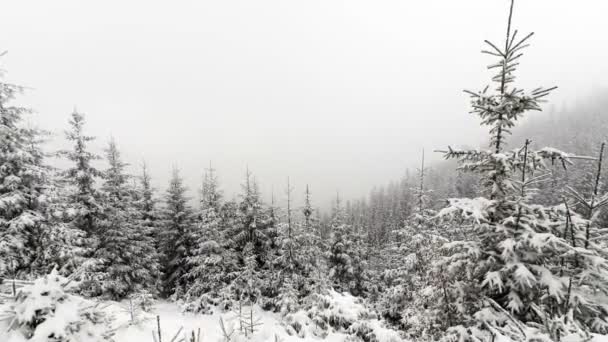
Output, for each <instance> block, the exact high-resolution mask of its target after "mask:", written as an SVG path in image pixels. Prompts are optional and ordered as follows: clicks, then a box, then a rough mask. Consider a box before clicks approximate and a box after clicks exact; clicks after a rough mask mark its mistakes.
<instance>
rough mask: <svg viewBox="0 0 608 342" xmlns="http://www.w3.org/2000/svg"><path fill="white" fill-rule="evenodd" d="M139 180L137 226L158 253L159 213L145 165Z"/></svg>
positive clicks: (150, 178)
mask: <svg viewBox="0 0 608 342" xmlns="http://www.w3.org/2000/svg"><path fill="white" fill-rule="evenodd" d="M138 178H139V186H138V187H136V189H137V202H136V208H137V210H138V216H139V226H140V229H142V230H143V231H144V233H145V234H146V235H147V236H149V237H150V238H151V239H152V240H153V243H154V248H155V250H156V251H157V252H158V251H159V250H160V248H159V241H160V239H159V238H158V221H159V219H160V212H159V209H158V200H157V198H156V191H155V189H154V187H153V186H152V177H151V176H150V173H149V172H148V167H147V166H146V164H145V163H143V164H142V167H141V174H140V176H139V177H138Z"/></svg>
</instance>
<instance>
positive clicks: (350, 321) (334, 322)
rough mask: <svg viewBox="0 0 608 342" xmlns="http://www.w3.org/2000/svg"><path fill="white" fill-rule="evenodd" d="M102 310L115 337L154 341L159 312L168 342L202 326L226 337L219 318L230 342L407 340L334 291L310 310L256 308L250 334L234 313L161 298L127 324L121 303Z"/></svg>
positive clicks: (211, 335)
mask: <svg viewBox="0 0 608 342" xmlns="http://www.w3.org/2000/svg"><path fill="white" fill-rule="evenodd" d="M106 310H108V311H109V312H113V313H114V317H115V321H116V322H115V326H116V327H117V331H116V335H115V337H114V339H115V340H116V341H117V342H143V341H152V333H153V331H154V332H156V333H157V331H156V327H157V322H156V316H157V315H158V316H159V317H160V326H161V334H162V337H163V341H169V340H170V339H171V338H172V337H173V336H174V335H175V334H176V333H177V332H178V331H180V329H181V332H180V335H183V336H186V337H188V336H191V335H192V332H194V333H195V335H198V331H199V329H200V335H201V340H202V341H212V342H218V341H226V340H225V338H226V337H225V333H224V331H222V326H221V325H220V318H221V319H222V321H223V322H224V329H225V332H226V333H227V334H228V335H230V336H231V339H230V341H232V342H240V341H246V340H247V341H256V342H263V341H273V342H274V341H277V340H278V341H283V342H298V341H299V342H301V341H311V340H315V341H318V340H325V341H329V342H342V341H366V342H368V341H372V342H402V341H403V342H405V341H404V340H403V339H401V338H400V336H399V333H398V332H397V331H395V330H391V329H388V328H385V327H383V325H382V323H381V321H379V320H378V319H377V318H376V316H375V315H374V314H372V313H371V312H369V311H368V310H367V309H366V308H365V307H364V305H363V304H362V303H361V302H360V300H359V299H357V298H356V297H353V296H351V295H348V294H340V293H337V292H335V291H330V292H329V293H328V294H326V295H319V296H317V298H315V299H314V303H313V304H312V305H310V307H309V309H307V310H300V311H297V312H295V313H292V314H288V315H285V316H283V315H281V314H278V313H273V312H268V311H263V310H262V309H260V308H259V307H257V306H256V307H254V317H255V318H254V319H255V321H256V322H258V323H259V325H257V327H256V329H255V332H254V333H253V335H251V334H247V336H245V333H243V332H241V330H240V323H239V317H238V315H237V314H236V313H235V312H226V313H220V312H214V313H213V314H211V315H201V314H192V313H183V312H182V310H181V309H180V308H179V306H178V305H176V304H174V303H169V302H159V303H157V304H156V305H155V306H154V308H153V309H152V310H151V312H148V313H144V314H143V315H142V316H143V317H144V320H143V322H141V323H139V324H135V325H129V320H130V315H129V313H128V311H125V310H124V305H119V304H118V303H115V304H113V305H111V306H109V307H108V308H107V309H106ZM248 310H249V308H245V309H244V311H248ZM186 340H187V339H186Z"/></svg>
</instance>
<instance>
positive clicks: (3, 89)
mask: <svg viewBox="0 0 608 342" xmlns="http://www.w3.org/2000/svg"><path fill="white" fill-rule="evenodd" d="M1 72H2V70H0V73H1ZM0 77H2V75H1V74H0ZM21 91H22V88H21V87H19V86H17V85H14V84H9V83H5V82H1V81H0V276H1V275H2V274H8V273H10V274H11V275H12V276H24V275H28V274H30V273H32V272H33V269H32V267H33V263H34V261H35V259H36V254H37V252H39V251H40V249H41V248H43V247H44V242H43V240H42V237H43V236H44V230H46V229H50V227H49V224H48V222H47V218H46V215H45V213H44V212H45V209H44V207H45V206H46V204H47V200H48V199H47V196H46V194H45V192H46V189H47V185H48V184H49V182H50V181H51V179H50V169H49V167H47V166H46V165H45V162H44V156H45V155H44V152H43V151H42V149H41V147H40V138H41V137H42V136H41V132H40V131H39V130H37V129H33V128H28V127H26V126H25V125H24V122H23V115H25V114H26V113H27V112H28V110H27V109H26V108H23V107H20V106H18V105H14V104H12V103H11V102H12V101H13V100H14V99H15V96H16V95H17V94H19V93H20V92H21Z"/></svg>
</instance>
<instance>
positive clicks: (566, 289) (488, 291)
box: [436, 1, 608, 341]
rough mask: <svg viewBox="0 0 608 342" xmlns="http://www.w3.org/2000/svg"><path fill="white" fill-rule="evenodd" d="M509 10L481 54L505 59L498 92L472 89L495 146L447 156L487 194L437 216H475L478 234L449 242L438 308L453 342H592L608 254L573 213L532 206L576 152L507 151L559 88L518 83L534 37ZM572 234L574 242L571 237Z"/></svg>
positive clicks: (599, 324)
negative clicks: (550, 176) (517, 129)
mask: <svg viewBox="0 0 608 342" xmlns="http://www.w3.org/2000/svg"><path fill="white" fill-rule="evenodd" d="M512 13H513V1H512V2H511V9H510V12H509V20H508V26H507V35H506V40H505V43H504V46H503V47H498V46H496V45H494V44H492V43H491V42H487V41H486V43H487V44H488V46H489V48H490V49H489V50H487V51H484V52H485V53H487V54H489V55H491V56H494V57H496V58H498V62H497V63H495V64H493V65H491V66H490V68H491V69H497V70H498V73H497V74H496V76H494V77H493V79H492V80H493V81H494V82H496V83H497V85H498V86H497V88H496V89H495V90H493V89H490V88H489V87H486V88H485V89H484V90H483V91H481V92H478V93H475V92H468V93H469V94H470V95H471V105H472V107H473V109H472V113H473V114H475V115H478V116H479V117H480V118H481V120H482V125H484V126H489V127H490V143H491V150H487V151H478V150H455V149H452V148H449V149H448V151H447V152H445V156H446V158H455V159H458V160H459V161H460V162H461V163H462V164H461V168H462V169H463V170H465V171H470V172H476V173H478V174H480V176H481V177H482V180H483V185H484V187H485V194H486V195H487V196H488V197H487V198H484V197H480V198H476V199H451V200H450V205H449V207H448V208H446V209H444V210H442V212H441V213H440V214H441V215H445V214H458V215H461V216H464V217H465V218H468V219H469V221H470V222H471V224H472V229H473V233H474V234H471V235H469V238H470V239H469V240H464V241H454V242H451V243H448V244H446V245H445V246H444V248H445V249H446V250H448V252H449V254H448V256H447V257H445V258H444V259H442V260H440V261H439V262H438V263H437V264H436V268H437V270H438V273H439V274H441V275H442V276H443V277H445V280H447V281H445V282H443V285H442V288H441V290H442V292H443V294H444V295H443V296H442V297H441V298H442V299H443V300H442V301H441V302H438V303H437V305H438V306H439V307H440V308H442V310H443V312H444V313H445V314H446V315H447V316H446V319H445V321H446V322H447V324H448V325H451V326H452V327H451V328H450V330H449V331H450V334H449V335H448V336H446V339H448V340H466V341H493V340H495V339H497V338H498V337H500V336H505V337H507V338H510V339H511V340H513V341H527V340H529V339H530V338H532V337H535V338H541V337H539V336H544V337H542V338H545V339H552V340H556V341H557V340H560V338H561V337H562V336H564V335H567V334H572V333H576V334H578V335H579V336H580V337H579V338H585V336H586V334H587V333H588V332H589V331H592V330H600V331H601V330H603V329H605V322H606V308H605V307H604V306H602V305H601V304H599V303H598V302H597V301H596V300H594V299H593V296H594V295H595V294H594V293H606V291H607V290H608V287H607V286H606V285H607V284H606V279H608V274H607V273H606V272H607V270H608V263H607V261H606V258H605V252H603V251H601V250H599V248H596V247H595V245H591V244H590V245H588V246H584V245H580V243H578V242H577V239H580V238H578V237H579V236H581V234H582V235H583V236H584V232H583V231H582V229H581V225H580V224H579V223H580V218H579V217H577V215H575V214H574V213H573V212H570V213H569V214H567V211H566V210H565V209H564V208H563V207H561V208H551V207H544V206H542V205H536V204H533V203H532V201H531V200H532V198H533V195H534V189H533V187H534V184H535V183H538V182H539V181H540V180H542V178H544V174H545V172H544V170H546V168H547V165H546V163H545V160H549V161H552V160H558V161H559V162H561V163H563V165H566V164H568V163H570V159H571V157H572V156H570V155H568V154H566V153H563V152H561V151H558V150H555V149H550V148H544V149H542V150H539V151H532V150H531V149H530V146H529V142H526V144H525V145H524V146H523V147H521V148H518V149H515V150H513V151H505V144H506V137H507V136H508V135H509V133H510V129H511V128H512V127H513V126H514V125H515V124H516V122H517V121H518V120H519V119H520V118H521V117H522V116H523V115H524V114H525V113H527V112H529V111H535V110H540V102H541V101H542V100H543V98H544V97H545V96H546V95H547V94H548V93H549V92H550V90H552V89H553V88H550V89H544V88H537V89H535V90H533V91H532V92H529V93H527V92H524V91H523V90H521V89H517V88H515V87H514V86H513V85H512V84H513V82H514V80H515V77H514V72H515V69H516V66H517V64H518V60H519V58H520V56H521V50H522V49H523V48H525V47H526V46H527V43H528V40H529V38H530V37H531V35H532V34H529V35H527V36H524V37H523V38H521V39H517V31H513V32H512V31H511V19H512ZM567 231H569V232H570V235H571V236H574V238H573V239H574V243H571V242H570V241H568V240H567V239H566V232H567ZM591 274H593V275H594V276H590V275H591ZM569 279H572V281H569ZM574 280H576V281H574Z"/></svg>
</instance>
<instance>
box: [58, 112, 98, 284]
mask: <svg viewBox="0 0 608 342" xmlns="http://www.w3.org/2000/svg"><path fill="white" fill-rule="evenodd" d="M84 124H85V118H84V115H83V114H80V113H78V112H77V111H76V110H74V112H73V113H72V115H71V118H70V120H69V125H70V130H68V131H66V132H65V134H66V139H67V140H68V142H70V143H72V144H73V147H72V149H71V150H63V151H60V152H59V155H61V156H64V157H65V158H66V159H67V160H68V161H69V162H70V163H71V166H70V167H68V168H67V169H66V170H64V171H63V172H62V176H63V183H64V184H65V185H67V189H66V190H65V206H64V208H65V210H64V213H65V214H64V215H63V220H64V221H65V222H66V224H67V228H68V229H70V230H71V232H73V234H75V235H77V236H81V237H82V238H78V239H76V240H75V247H77V249H76V250H77V251H78V254H77V255H74V256H73V257H72V258H71V259H70V260H69V262H68V264H67V265H65V266H64V271H65V272H67V273H72V272H75V271H77V272H80V273H81V275H80V276H79V278H80V279H81V280H83V281H82V284H81V285H82V289H83V291H84V292H85V293H87V292H88V293H89V294H92V293H90V292H89V291H92V289H94V288H96V287H97V285H98V284H99V281H98V280H97V279H95V278H93V276H94V272H93V269H94V268H95V267H96V264H97V261H96V260H95V259H94V258H93V257H92V256H93V253H94V251H95V249H96V248H97V247H98V245H99V239H98V237H99V236H98V234H99V231H98V229H99V224H100V222H101V219H102V214H103V208H102V203H101V202H102V199H101V193H100V191H99V190H98V189H97V188H96V187H95V182H96V180H97V179H98V178H101V177H103V173H102V172H101V171H99V170H98V169H97V168H96V167H95V166H94V165H93V162H94V161H96V160H98V159H100V156H98V155H97V154H95V153H92V152H90V151H89V149H88V143H89V142H91V141H93V140H94V139H95V138H94V137H92V136H87V135H85V134H84ZM94 292H97V293H98V292H99V291H98V289H97V290H95V291H94Z"/></svg>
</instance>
